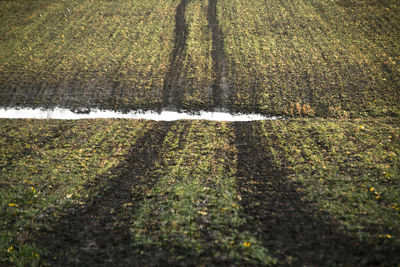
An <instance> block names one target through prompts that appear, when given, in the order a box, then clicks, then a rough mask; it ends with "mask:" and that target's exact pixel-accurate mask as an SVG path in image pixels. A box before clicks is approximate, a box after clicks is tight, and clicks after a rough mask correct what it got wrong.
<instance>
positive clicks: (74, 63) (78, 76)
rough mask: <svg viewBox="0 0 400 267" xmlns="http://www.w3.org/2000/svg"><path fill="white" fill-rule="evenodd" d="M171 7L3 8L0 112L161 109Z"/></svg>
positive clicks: (5, 4)
mask: <svg viewBox="0 0 400 267" xmlns="http://www.w3.org/2000/svg"><path fill="white" fill-rule="evenodd" d="M176 5H177V3H176V1H173V0H169V1H162V2H159V1H56V2H54V1H1V3H0V10H1V12H0V36H1V41H0V42H1V47H2V49H1V51H0V84H1V86H0V91H1V98H0V99H1V100H0V105H1V106H35V107H36V106H45V107H52V106H62V107H69V108H74V107H76V108H78V107H87V108H91V107H101V108H109V109H118V110H125V109H136V108H143V109H146V108H156V107H159V106H161V102H162V88H163V79H164V77H165V76H166V72H167V71H168V67H169V60H170V54H171V52H172V48H173V30H174V13H175V8H176Z"/></svg>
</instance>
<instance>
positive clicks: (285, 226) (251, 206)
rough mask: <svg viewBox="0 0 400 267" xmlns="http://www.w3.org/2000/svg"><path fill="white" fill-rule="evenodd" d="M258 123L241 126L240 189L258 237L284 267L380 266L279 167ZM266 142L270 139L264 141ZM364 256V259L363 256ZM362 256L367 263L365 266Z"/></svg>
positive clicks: (250, 224)
mask: <svg viewBox="0 0 400 267" xmlns="http://www.w3.org/2000/svg"><path fill="white" fill-rule="evenodd" d="M258 128H259V126H258V125H257V124H255V123H235V124H234V129H235V134H236V146H237V150H238V172H237V189H238V192H239V193H240V195H241V197H242V200H241V205H242V206H243V210H244V213H245V218H246V221H247V223H246V225H245V226H244V227H245V229H243V230H247V231H249V232H252V233H253V234H254V236H256V237H257V238H258V239H259V240H261V241H262V242H263V245H264V246H265V247H266V248H267V249H268V250H269V251H270V253H272V254H273V256H275V257H277V258H278V259H279V262H280V264H282V265H287V264H288V265H295V266H301V265H306V266H314V265H319V266H326V265H340V264H356V265H359V264H377V263H379V261H378V262H373V261H372V262H371V261H370V260H371V259H367V258H368V250H365V248H364V249H362V248H360V247H359V245H360V244H359V243H358V242H357V241H356V240H354V239H352V238H350V237H349V236H347V235H346V234H345V232H344V230H343V229H340V226H339V225H338V224H335V223H334V221H333V220H332V218H331V217H330V216H329V214H327V213H326V212H322V211H319V210H318V209H317V208H316V207H315V205H313V203H312V202H311V201H308V200H305V199H304V198H303V195H302V194H301V193H300V192H299V191H297V190H296V189H297V188H299V186H298V185H296V183H294V182H292V181H291V180H290V179H289V178H287V177H286V175H285V173H283V172H281V171H279V170H277V168H276V167H275V166H274V165H273V163H272V159H271V156H270V155H269V152H268V151H266V150H265V148H264V147H263V145H262V142H261V140H260V138H261V136H262V133H261V130H260V129H258ZM263 138H264V137H263ZM362 254H364V255H362ZM361 257H362V258H363V260H365V261H366V262H364V263H362V261H361Z"/></svg>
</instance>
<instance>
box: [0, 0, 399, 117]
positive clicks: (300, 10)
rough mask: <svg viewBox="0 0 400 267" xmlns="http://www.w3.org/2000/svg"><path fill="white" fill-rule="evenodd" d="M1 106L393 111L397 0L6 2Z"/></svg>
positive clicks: (0, 17)
mask: <svg viewBox="0 0 400 267" xmlns="http://www.w3.org/2000/svg"><path fill="white" fill-rule="evenodd" d="M0 10H1V12H0V36H1V47H2V49H1V50H0V86H1V87H0V94H1V98H0V106H2V107H15V106H19V107H45V108H51V107H55V106H58V107H65V108H71V109H75V110H79V109H81V108H86V109H89V108H100V109H112V110H118V111H127V110H136V109H144V110H149V109H158V110H159V109H170V110H187V111H198V110H215V109H225V110H229V111H232V112H233V111H234V112H258V113H262V114H268V115H284V116H308V117H314V116H316V117H340V118H355V117H367V116H371V117H381V116H398V115H399V112H400V111H399V105H398V103H399V102H400V93H399V87H400V80H399V79H400V78H399V77H400V43H399V36H400V5H399V3H398V1H397V0H384V1H378V0H368V1H367V0H351V1H347V0H346V1H344V0H324V1H319V0H303V1H300V0H292V1H286V2H285V1H267V0H262V1H258V0H250V1H242V0H232V1H217V0H209V1H200V0H191V1H189V0H181V1H177V0H167V1H162V2H159V1H155V0H151V1H107V0H100V1H90V0H86V1H77V0H74V1H49V0H44V1H1V2H0Z"/></svg>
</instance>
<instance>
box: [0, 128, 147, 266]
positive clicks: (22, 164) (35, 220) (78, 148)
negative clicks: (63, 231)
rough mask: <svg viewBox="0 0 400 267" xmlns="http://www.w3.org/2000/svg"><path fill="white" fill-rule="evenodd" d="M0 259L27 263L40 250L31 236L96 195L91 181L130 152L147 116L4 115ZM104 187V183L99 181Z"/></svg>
mask: <svg viewBox="0 0 400 267" xmlns="http://www.w3.org/2000/svg"><path fill="white" fill-rule="evenodd" d="M0 123H1V125H2V127H1V128H0V144H1V146H0V158H1V165H0V168H1V172H0V207H1V209H0V217H1V218H2V219H1V222H0V233H1V234H0V236H1V240H0V259H1V260H0V262H2V263H4V262H7V261H10V262H13V263H14V264H17V265H21V266H23V265H26V264H28V263H29V262H30V261H31V260H33V261H35V262H36V261H39V257H40V256H41V250H39V249H37V248H36V246H34V245H31V244H30V243H29V242H28V241H29V239H30V238H31V234H32V233H33V232H35V231H37V230H38V229H40V227H41V224H42V223H44V222H45V223H50V222H51V221H54V220H57V219H58V218H59V217H60V211H62V210H63V208H65V207H68V206H69V205H72V204H77V205H85V203H86V201H87V200H88V199H90V198H92V197H93V195H95V194H96V191H95V190H94V189H93V186H90V184H91V183H94V182H95V179H96V178H97V177H98V176H101V175H107V176H108V177H109V178H110V179H111V178H112V174H111V173H110V169H111V168H112V167H114V166H116V165H117V164H118V163H119V162H120V160H121V159H122V158H123V157H124V155H125V154H126V153H127V150H128V149H129V147H130V143H131V142H134V140H135V138H137V136H140V134H142V133H143V132H144V129H145V126H146V123H145V122H143V121H127V120H126V121H125V120H121V121H105V120H91V121H41V120H1V122H0ZM99 186H104V185H99Z"/></svg>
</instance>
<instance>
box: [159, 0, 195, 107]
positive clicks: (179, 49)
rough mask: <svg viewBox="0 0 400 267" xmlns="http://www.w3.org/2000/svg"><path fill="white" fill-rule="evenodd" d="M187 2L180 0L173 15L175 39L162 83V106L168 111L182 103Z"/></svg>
mask: <svg viewBox="0 0 400 267" xmlns="http://www.w3.org/2000/svg"><path fill="white" fill-rule="evenodd" d="M188 3H189V0H181V2H180V3H179V5H178V6H177V8H176V13H175V32H174V33H175V38H174V49H173V51H172V54H171V63H170V65H169V70H168V73H167V76H166V77H165V81H164V88H163V102H164V103H163V105H164V107H167V108H169V109H177V108H179V105H180V104H181V101H182V99H181V98H182V92H180V90H181V89H182V86H183V84H182V83H183V82H184V81H183V79H182V78H181V75H183V74H182V72H183V70H182V67H183V60H184V56H185V55H184V51H185V47H186V40H187V36H188V25H187V24H186V19H185V11H186V6H187V4H188Z"/></svg>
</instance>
